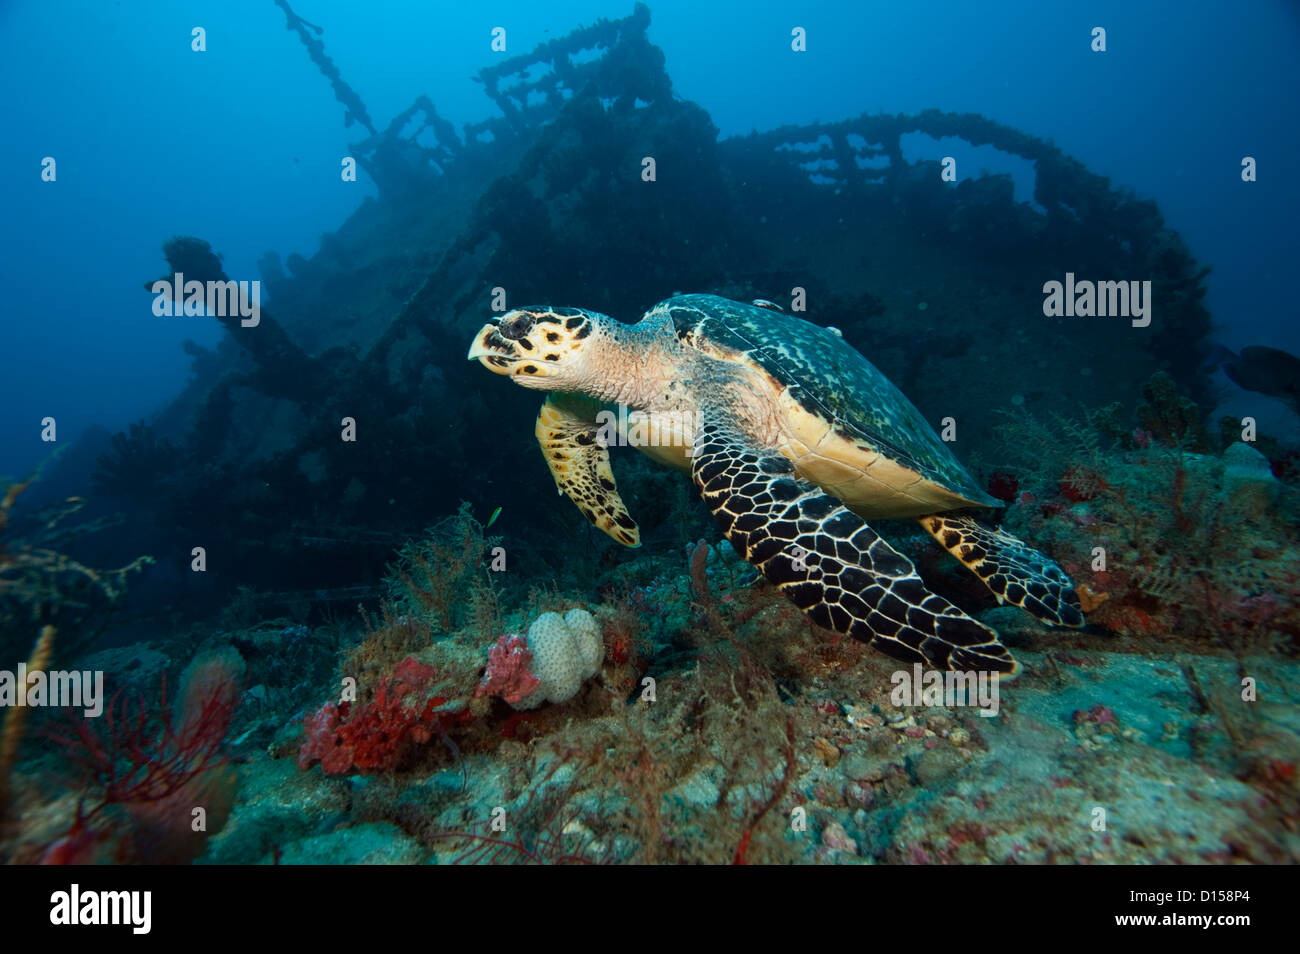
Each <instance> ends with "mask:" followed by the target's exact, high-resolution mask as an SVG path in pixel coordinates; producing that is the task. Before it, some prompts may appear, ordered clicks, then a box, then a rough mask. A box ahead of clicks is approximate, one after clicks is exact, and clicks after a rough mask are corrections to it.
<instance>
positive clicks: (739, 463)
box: [691, 423, 1019, 676]
mask: <svg viewBox="0 0 1300 954" xmlns="http://www.w3.org/2000/svg"><path fill="white" fill-rule="evenodd" d="M691 473H692V476H693V477H694V479H695V483H696V484H698V485H699V487H700V490H701V493H702V495H703V497H704V500H705V502H706V503H707V504H708V505H709V508H710V509H711V510H712V511H713V513H714V516H716V517H717V518H718V522H719V523H720V524H721V525H722V531H723V533H724V534H726V537H727V539H728V540H730V541H731V544H732V546H734V547H735V548H736V552H737V553H740V554H742V555H743V556H744V557H745V559H746V560H748V561H749V562H750V563H752V564H753V565H754V566H756V567H758V569H759V570H760V571H761V572H762V574H763V575H764V576H765V577H767V578H768V579H769V580H771V581H772V582H773V583H775V584H776V585H777V586H778V587H780V588H781V590H782V591H783V592H784V593H785V595H786V596H787V597H789V598H790V600H792V601H793V602H794V604H795V605H796V606H798V607H799V608H800V609H802V610H803V611H804V612H805V613H806V614H808V616H810V617H811V618H812V619H813V621H814V622H816V623H817V624H818V625H819V626H824V627H826V628H827V629H831V630H834V631H835V632H837V633H843V634H845V635H848V636H852V637H853V638H855V639H860V640H862V641H863V642H866V643H870V644H871V645H872V646H875V647H876V648H877V649H879V650H881V651H882V652H885V653H888V654H889V655H890V656H894V657H895V658H898V659H903V660H906V661H908V662H924V663H929V664H930V665H932V666H935V667H938V668H941V669H957V670H992V671H995V672H1001V673H1005V674H1007V675H1008V676H1010V675H1012V674H1014V673H1015V672H1016V671H1017V669H1018V668H1019V667H1018V666H1017V664H1016V661H1015V660H1014V659H1012V658H1011V654H1010V653H1009V652H1007V649H1006V647H1005V646H1003V645H1002V643H1001V641H1000V640H999V639H998V635H997V633H995V632H993V630H991V629H989V628H988V627H987V626H984V625H982V624H981V623H978V622H976V621H975V620H973V619H971V618H970V617H969V616H967V615H966V614H965V613H963V612H962V611H961V610H959V609H958V608H957V607H955V606H953V605H952V604H951V603H949V602H948V601H947V600H945V599H943V598H942V597H940V596H937V595H936V594H934V593H931V592H930V591H929V590H927V589H926V588H925V584H924V583H922V582H921V578H920V577H919V576H917V574H916V569H915V568H914V567H913V566H912V564H911V561H909V560H908V559H907V557H905V556H903V555H902V554H901V553H899V552H898V551H896V550H894V549H893V548H892V547H890V546H889V545H888V544H887V543H885V542H884V541H883V540H882V539H881V538H880V537H879V536H878V535H877V534H876V532H875V531H874V530H872V529H871V528H870V527H869V526H867V524H866V522H865V521H863V519H862V518H861V517H859V516H858V515H857V514H855V513H853V512H852V511H850V510H849V509H848V508H846V507H845V506H843V505H842V504H841V503H840V502H839V501H838V500H836V499H835V498H834V497H832V496H830V495H829V494H826V493H824V492H823V491H822V490H820V489H819V488H818V487H816V486H814V485H813V484H810V483H808V482H806V481H803V480H800V479H799V478H797V477H795V476H794V467H793V465H791V463H790V462H789V461H788V460H786V459H785V458H784V457H782V456H780V455H779V454H775V453H772V452H770V451H760V450H756V449H755V448H753V447H752V446H750V445H749V444H748V442H747V441H746V440H745V439H744V438H743V437H741V436H739V435H737V434H735V433H733V432H732V431H730V430H729V429H728V428H726V427H723V426H721V425H718V424H715V423H706V424H705V425H704V426H703V427H702V428H701V429H700V430H699V431H698V432H697V435H696V443H695V447H694V457H693V460H692V468H691Z"/></svg>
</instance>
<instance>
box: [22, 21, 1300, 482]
mask: <svg viewBox="0 0 1300 954" xmlns="http://www.w3.org/2000/svg"><path fill="white" fill-rule="evenodd" d="M630 7H631V5H630V4H629V3H622V2H619V3H597V2H582V3H573V2H570V3H563V4H534V3H518V2H498V3H491V4H441V3H439V4H430V3H421V2H406V3H401V2H392V0H385V2H377V3H370V4H365V5H360V4H355V3H344V2H325V0H300V2H299V3H298V5H297V8H296V9H297V12H298V14H299V15H300V16H302V17H303V18H305V19H307V20H310V21H312V22H314V23H317V24H319V25H321V26H323V27H324V28H325V33H324V36H323V40H324V42H325V44H326V50H327V52H328V54H329V55H330V56H331V57H332V58H333V59H334V61H335V62H336V64H337V65H338V66H339V68H340V70H341V71H342V74H343V76H344V77H345V78H346V79H347V80H348V81H349V82H350V83H351V84H352V85H353V87H354V88H355V89H356V90H357V91H358V93H360V95H361V96H362V98H363V99H364V100H365V102H366V104H367V105H368V107H369V109H370V112H371V116H372V119H373V120H374V122H375V123H376V125H377V126H379V127H381V128H382V126H383V125H385V124H386V123H387V121H388V119H389V118H390V117H391V116H392V115H393V114H395V113H397V112H399V111H400V110H402V109H403V108H405V107H406V106H407V105H408V104H409V103H410V101H411V100H412V99H413V98H414V97H415V96H416V95H417V94H419V93H422V92H423V93H427V94H428V95H429V96H430V97H431V98H432V99H433V101H434V102H435V103H436V104H437V106H438V109H439V111H440V112H441V113H442V114H443V115H444V116H445V117H447V118H448V119H450V120H451V121H452V122H453V123H455V124H456V125H457V126H459V125H460V124H461V123H464V122H468V121H473V120H478V119H482V118H484V117H486V116H488V115H492V114H493V113H494V112H495V107H493V105H492V104H491V103H490V102H489V101H488V100H487V98H486V97H484V96H483V95H482V92H481V87H480V86H478V85H477V84H476V83H474V82H473V81H472V80H471V79H470V77H471V76H472V75H473V74H474V73H475V72H476V71H477V70H478V69H481V68H482V67H484V66H487V65H490V64H492V63H493V62H494V61H496V60H499V59H500V58H501V57H502V56H503V55H512V54H517V53H522V52H525V51H528V50H530V49H532V48H533V47H534V46H535V45H536V44H538V43H540V42H544V41H545V40H547V39H549V38H551V37H554V36H557V35H562V34H563V33H565V32H567V31H568V30H570V29H572V28H573V27H574V26H576V25H578V24H582V23H589V22H591V21H592V20H593V19H594V18H596V17H598V16H608V17H620V16H626V15H627V14H628V13H629V12H630ZM1298 9H1300V8H1297V6H1296V5H1295V4H1294V3H1290V2H1285V0H1254V2H1252V3H1250V4H1247V5H1245V6H1243V5H1241V4H1234V3H1227V2H1177V3H1172V2H1164V3H1154V2H1153V3H1143V4H1132V3H1127V2H1107V3H1075V2H1071V3H1051V4H1045V3H1041V2H1037V0H1012V2H999V3H996V4H988V3H978V4H977V3H969V2H960V0H959V2H947V3H927V4H907V3H880V2H870V3H814V4H797V5H796V4H788V3H754V2H749V0H746V2H716V3H708V4H700V3H697V2H673V0H660V2H656V3H654V4H653V5H652V14H653V21H652V24H651V28H650V38H651V40H652V41H653V42H654V43H656V44H657V45H658V46H660V47H661V48H662V49H663V50H664V53H665V55H666V57H667V69H668V73H669V75H670V76H671V77H672V79H673V82H674V86H675V90H676V93H677V94H678V95H679V96H681V97H684V98H688V99H692V100H695V101H697V102H699V103H700V104H701V105H703V106H704V107H705V109H707V110H708V111H709V113H710V115H711V116H712V118H713V121H714V122H715V124H716V125H717V126H718V128H719V130H720V133H721V134H722V135H723V136H726V135H731V134H737V133H745V132H748V131H750V130H754V129H758V130H763V129H769V128H772V127H775V126H779V125H781V124H785V123H807V122H810V121H814V120H825V121H831V120H837V119H842V118H846V117H850V116H854V115H857V114H860V113H862V112H864V111H876V110H882V111H885V112H917V111H920V110H922V109H925V108H939V109H944V110H948V111H956V112H961V111H974V112H980V113H983V114H984V115H986V116H988V117H990V118H992V119H995V120H997V121H999V122H1001V123H1004V124H1007V125H1010V126H1014V127H1017V128H1019V129H1022V130H1025V131H1027V132H1030V133H1032V134H1034V135H1037V136H1040V137H1043V138H1048V139H1051V140H1053V141H1055V143H1056V144H1057V145H1058V146H1060V147H1061V148H1062V149H1063V150H1064V151H1065V152H1066V153H1068V154H1070V155H1073V156H1075V157H1077V158H1079V159H1080V160H1082V161H1083V162H1084V163H1085V164H1086V165H1087V166H1088V167H1089V168H1091V169H1092V170H1094V171H1096V172H1100V173H1102V174H1105V175H1107V176H1110V177H1111V178H1112V180H1113V182H1114V183H1115V184H1117V185H1122V186H1127V187H1130V188H1132V189H1134V190H1136V191H1137V193H1138V194H1140V195H1143V196H1149V197H1152V198H1155V199H1156V200H1157V201H1158V202H1159V203H1160V205H1161V208H1162V210H1163V211H1164V213H1165V215H1166V218H1167V220H1168V221H1169V223H1170V224H1171V225H1172V226H1173V227H1174V228H1176V229H1177V230H1178V231H1179V232H1181V234H1182V235H1183V236H1184V238H1185V239H1186V240H1187V241H1188V243H1189V244H1190V247H1191V249H1192V252H1193V253H1194V254H1195V255H1196V256H1197V257H1198V258H1199V259H1200V260H1201V261H1203V262H1206V263H1209V264H1211V265H1212V266H1213V268H1214V271H1213V273H1212V274H1211V276H1210V278H1209V281H1208V286H1209V297H1208V304H1209V306H1210V308H1211V310H1212V312H1213V314H1214V317H1215V320H1216V322H1218V324H1219V325H1220V327H1221V332H1220V334H1221V338H1222V340H1223V341H1224V342H1225V343H1227V344H1228V345H1230V346H1232V347H1238V346H1241V345H1245V344H1267V345H1273V346H1277V347H1283V348H1288V349H1290V350H1292V351H1296V350H1300V325H1297V324H1296V322H1295V314H1296V313H1295V306H1294V296H1293V293H1292V290H1291V287H1290V285H1291V274H1292V271H1293V269H1294V262H1295V260H1296V257H1297V251H1300V249H1298V248H1297V239H1296V230H1295V227H1294V217H1295V211H1296V209H1297V208H1300V180H1297V177H1296V176H1295V175H1293V174H1292V170H1291V169H1290V167H1289V165H1290V164H1291V163H1292V162H1293V160H1294V157H1295V156H1296V155H1298V154H1300V127H1298V126H1297V124H1296V123H1295V121H1294V120H1295V110H1294V92H1295V90H1296V89H1297V88H1300V13H1298V12H1297V10H1298ZM195 26H202V27H204V28H205V29H206V31H207V51H206V52H203V53H196V52H192V51H191V49H190V31H191V29H192V28H193V27H195ZM496 26H503V27H505V28H506V30H507V46H508V49H507V53H506V54H501V53H495V52H493V51H492V50H491V49H490V41H491V36H490V31H491V30H492V28H493V27H496ZM793 26H802V27H804V28H806V30H807V36H808V50H807V52H806V53H804V54H800V55H796V54H792V52H791V50H790V46H789V38H790V30H791V28H792V27H793ZM1094 26H1103V27H1105V28H1106V30H1107V32H1108V49H1107V51H1106V52H1105V53H1101V54H1099V53H1093V52H1091V51H1090V49H1089V40H1090V30H1091V29H1092V28H1093V27H1094ZM0 88H3V89H5V90H6V91H8V92H7V97H6V106H5V122H4V123H3V124H0V181H3V183H4V199H3V207H4V212H3V225H2V226H0V240H2V241H3V246H2V247H0V275H2V276H3V280H4V287H5V288H6V289H7V291H8V300H7V301H6V307H5V313H4V319H3V321H4V336H3V343H2V344H0V398H2V399H3V407H4V408H5V413H4V414H3V416H0V473H8V474H10V475H20V474H22V473H24V472H25V471H26V470H28V469H29V468H30V467H31V466H32V465H33V464H34V463H36V461H37V460H39V459H40V458H41V457H42V456H44V455H45V453H47V452H48V450H49V446H48V445H47V444H42V443H41V442H40V439H39V438H40V425H39V422H40V420H41V419H42V418H44V417H46V416H53V417H55V418H56V419H57V421H58V426H59V439H60V441H61V442H62V441H68V440H71V439H73V438H75V437H76V436H77V435H78V434H79V433H81V432H82V431H83V430H84V429H85V428H86V427H88V426H90V425H93V424H99V425H102V426H104V427H107V428H108V429H110V430H117V429H120V428H122V427H124V426H125V425H127V424H128V423H129V422H131V421H133V420H136V419H139V418H141V417H146V416H148V415H149V414H150V413H151V412H153V411H155V410H156V409H158V408H159V406H160V405H162V404H163V403H164V402H166V401H167V400H168V399H169V398H170V397H171V396H173V395H174V394H175V393H176V391H177V390H178V388H180V387H181V386H182V385H183V384H184V382H185V381H186V380H187V377H188V368H189V362H188V359H187V358H186V357H185V355H184V354H183V353H182V352H181V350H180V347H179V346H180V343H181V342H182V341H183V340H184V339H186V338H191V339H193V340H195V341H197V342H199V343H200V344H212V343H214V342H216V341H217V340H219V329H218V328H217V327H216V326H215V324H213V323H211V322H208V321H205V320H202V319H194V320H175V319H160V318H157V317H155V316H154V315H153V314H152V313H151V311H150V304H151V299H150V297H149V295H148V294H147V293H146V292H145V291H144V290H143V289H142V287H141V286H142V283H143V282H145V281H146V280H148V279H151V278H154V277H156V276H157V275H159V274H161V273H162V272H163V271H164V270H165V265H164V263H163V262H162V259H161V256H160V254H159V245H160V243H161V242H162V241H163V240H164V239H166V238H168V237H170V236H171V235H173V234H196V235H202V236H204V237H205V238H206V239H207V240H208V241H210V242H211V243H212V244H213V247H214V248H216V249H218V250H220V251H221V252H222V253H223V255H224V261H225V265H226V270H227V272H228V273H229V274H231V275H234V276H241V275H246V276H255V275H256V270H255V262H256V260H257V258H258V257H259V256H260V255H261V254H262V253H263V252H264V251H266V250H268V249H274V250H276V251H278V252H279V253H280V254H281V256H282V257H284V256H286V255H288V254H289V253H291V252H295V251H296V252H299V253H300V254H303V255H306V256H308V257H310V255H311V254H312V253H313V252H314V251H315V249H316V247H317V243H318V241H319V236H320V234H321V233H322V232H325V231H329V230H332V229H334V228H336V227H337V226H338V225H339V224H340V223H341V222H342V221H343V219H344V218H345V217H346V216H347V215H348V214H349V212H351V211H352V210H353V209H355V208H356V207H357V205H358V204H359V203H360V202H361V200H362V199H363V198H364V197H366V196H368V195H373V194H375V190H374V188H373V186H372V185H371V184H370V183H369V182H368V181H367V180H366V178H365V176H364V175H363V176H362V177H361V181H358V182H356V183H352V184H346V183H341V182H340V181H339V177H338V174H337V169H338V163H339V157H340V156H341V155H343V154H345V153H346V152H347V145H348V143H349V142H352V141H355V140H357V139H359V138H360V135H359V133H358V130H359V127H357V126H353V127H352V128H351V129H345V128H344V127H343V125H342V123H341V115H342V107H341V106H340V105H339V104H338V103H336V102H335V101H334V100H333V98H332V96H331V95H330V91H329V89H328V87H327V85H326V83H325V81H324V79H323V77H322V76H321V75H320V73H319V72H318V71H317V70H316V68H315V67H314V66H313V65H312V64H311V63H310V62H309V61H308V59H307V57H306V54H305V51H304V50H303V48H302V46H301V44H300V43H299V40H298V38H297V36H296V35H294V34H292V33H290V32H289V31H287V30H286V29H285V19H284V15H283V13H282V12H281V11H280V10H279V9H278V8H277V7H275V6H274V5H273V4H272V3H271V2H270V0H264V2H254V0H233V2H211V3H176V2H169V0H132V2H112V3H104V2H99V0H93V2H92V0H80V2H77V0H74V2H70V3H60V4H50V3H42V2H32V0H16V2H11V3H8V4H5V5H4V6H3V8H0ZM921 145H922V147H924V146H925V144H924V143H922V144H921ZM930 148H931V150H933V151H936V152H937V151H938V147H935V146H931V147H930ZM1246 155H1250V156H1254V157H1256V159H1257V160H1258V163H1259V180H1258V181H1257V182H1255V183H1251V184H1245V183H1242V182H1241V181H1240V177H1239V163H1240V160H1241V158H1242V157H1243V156H1246ZM46 156H52V157H54V158H55V159H56V160H57V163H58V165H57V172H58V179H57V182H55V183H47V182H42V181H41V177H40V173H41V164H40V163H41V160H42V158H43V157H46ZM957 158H958V160H959V162H964V161H965V156H964V155H963V154H961V153H958V154H957ZM971 161H972V162H975V163H978V165H979V166H980V167H981V168H984V167H988V168H997V164H998V158H997V157H996V156H994V157H988V156H985V155H979V154H974V155H972V156H971ZM1022 186H1023V175H1022Z"/></svg>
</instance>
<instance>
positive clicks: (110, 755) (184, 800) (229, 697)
mask: <svg viewBox="0 0 1300 954" xmlns="http://www.w3.org/2000/svg"><path fill="white" fill-rule="evenodd" d="M243 668H244V666H243V661H242V660H241V659H240V657H239V655H238V654H237V653H235V652H233V651H232V650H226V651H224V652H211V653H206V654H201V655H200V656H198V657H196V658H195V659H194V660H193V662H191V664H190V665H189V666H188V667H187V668H186V670H185V672H184V673H183V674H182V676H181V683H180V692H179V694H178V697H177V700H176V705H175V709H174V711H173V710H172V708H171V707H169V706H168V704H167V688H166V681H165V680H164V682H163V685H162V690H161V696H160V702H159V704H158V706H157V707H153V706H150V705H149V704H147V703H146V702H145V701H144V700H143V699H141V698H139V697H136V698H134V699H131V698H128V697H127V696H126V695H125V694H124V693H122V692H118V693H117V694H115V695H114V697H113V698H112V700H111V701H110V702H109V703H108V705H107V706H106V708H105V712H104V715H103V717H102V719H89V718H79V717H77V716H73V717H71V723H70V725H68V726H67V727H66V728H63V729H50V730H48V731H47V733H46V734H47V737H48V738H49V739H50V740H51V741H53V742H54V743H56V744H57V745H58V746H59V747H60V748H61V749H62V752H63V756H64V758H65V759H66V760H67V761H68V762H70V763H71V764H72V765H73V766H75V767H76V769H77V771H78V775H79V778H80V782H79V787H80V791H81V794H80V796H79V797H78V798H77V800H76V805H75V813H74V814H73V818H72V821H71V823H70V824H69V823H68V821H67V820H66V818H64V819H63V820H62V822H61V824H63V825H64V826H66V830H65V831H64V832H63V833H62V834H60V835H57V836H51V835H50V834H49V831H50V828H49V827H48V826H49V825H51V824H52V822H51V821H49V820H47V821H46V822H45V825H46V826H47V827H46V829H45V832H46V833H45V834H44V835H42V834H40V833H39V832H35V833H29V838H31V839H32V840H30V841H28V842H26V843H25V844H23V845H22V846H20V847H19V849H18V857H19V858H20V859H26V860H33V855H35V857H38V858H39V860H40V862H41V863H42V864H86V863H90V862H94V861H115V862H134V863H143V864H177V863H185V862H189V861H191V860H193V859H194V858H196V857H198V856H199V855H200V854H202V852H203V850H204V848H205V845H206V842H207V838H208V835H209V834H211V833H214V832H217V831H220V830H221V828H222V826H223V825H224V824H225V822H226V819H227V817H228V816H229V814H230V811H231V807H232V805H233V804H234V799H235V790H236V784H237V783H236V778H235V775H234V773H233V772H232V771H231V769H230V768H229V765H228V761H229V760H228V757H227V756H226V754H225V753H224V752H223V744H224V740H225V737H226V732H227V729H228V728H229V725H230V721H231V718H232V716H233V715H234V712H235V709H236V707H237V706H238V705H239V684H240V680H241V679H242V676H243ZM74 790H75V789H74ZM54 823H59V822H57V820H56V821H55V822H54ZM42 842H43V845H42Z"/></svg>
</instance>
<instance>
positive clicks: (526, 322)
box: [501, 312, 533, 341]
mask: <svg viewBox="0 0 1300 954" xmlns="http://www.w3.org/2000/svg"><path fill="white" fill-rule="evenodd" d="M532 329H533V316H532V315H530V314H528V313H527V312H517V313H516V314H513V315H511V316H510V317H509V318H507V319H506V320H505V321H503V322H501V334H502V336H503V337H505V338H509V339H510V340H511V341H518V340H519V339H520V338H522V337H524V335H526V334H528V332H530V331H532Z"/></svg>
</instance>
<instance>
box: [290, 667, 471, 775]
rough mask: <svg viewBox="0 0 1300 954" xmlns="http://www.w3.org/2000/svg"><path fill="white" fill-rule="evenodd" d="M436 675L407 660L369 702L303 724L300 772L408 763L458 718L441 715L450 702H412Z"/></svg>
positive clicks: (383, 768) (332, 709)
mask: <svg viewBox="0 0 1300 954" xmlns="http://www.w3.org/2000/svg"><path fill="white" fill-rule="evenodd" d="M436 675H437V670H436V669H435V668H434V667H432V666H428V665H425V664H424V663H421V662H419V661H418V660H416V659H414V658H412V657H409V656H408V657H407V658H406V659H404V660H402V662H401V663H399V664H398V666H397V669H396V670H395V671H394V673H393V675H392V677H390V678H388V679H385V680H383V681H382V682H380V683H379V686H378V688H377V689H376V690H375V696H374V698H373V699H371V700H370V701H369V702H367V703H364V704H359V705H353V704H352V703H349V702H344V703H341V704H338V705H336V704H335V703H333V702H330V703H326V704H325V705H324V706H322V707H321V708H320V709H318V710H317V711H316V712H315V713H314V714H313V715H310V716H308V717H307V718H306V720H305V721H304V728H305V732H304V735H303V743H302V747H301V748H300V749H299V751H298V767H299V768H303V769H307V768H310V767H311V766H312V764H313V763H315V762H318V761H319V762H320V765H321V771H323V772H324V773H325V774H326V775H344V774H347V773H348V772H350V771H352V770H353V769H354V768H355V769H357V770H359V771H361V772H388V771H392V770H393V769H396V768H398V767H400V766H401V765H402V763H403V762H404V761H406V759H407V757H408V756H409V755H410V753H411V750H412V749H413V748H414V747H415V746H419V745H423V744H425V743H426V742H428V741H429V740H430V739H432V738H433V737H434V735H442V734H444V733H445V732H446V730H447V727H448V726H449V725H450V724H451V720H453V719H454V718H455V717H456V716H458V715H459V713H444V712H438V711H436V710H437V709H438V707H439V706H441V705H442V704H443V703H445V702H446V701H447V700H446V698H445V697H443V696H432V697H430V698H428V699H425V700H424V701H423V702H422V703H421V702H418V701H417V702H416V703H414V704H408V703H407V697H408V696H411V695H413V694H416V693H418V692H419V691H420V690H423V689H425V688H427V686H428V685H429V683H430V682H432V681H433V679H434V678H435V676H436Z"/></svg>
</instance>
